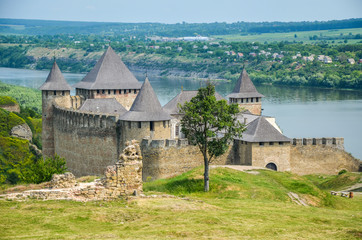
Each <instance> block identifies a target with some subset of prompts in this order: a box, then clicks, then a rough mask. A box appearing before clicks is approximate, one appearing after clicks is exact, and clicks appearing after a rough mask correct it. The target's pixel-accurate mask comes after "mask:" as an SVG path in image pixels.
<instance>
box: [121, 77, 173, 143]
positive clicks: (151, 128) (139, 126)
mask: <svg viewBox="0 0 362 240" xmlns="http://www.w3.org/2000/svg"><path fill="white" fill-rule="evenodd" d="M119 119H120V120H121V121H122V124H123V127H122V133H123V138H124V139H123V142H125V141H126V140H130V139H136V140H138V141H140V142H141V140H142V139H143V138H149V139H169V138H170V137H171V126H170V120H171V116H170V115H169V114H168V113H167V112H165V111H164V110H163V109H162V107H161V104H160V102H159V101H158V98H157V95H156V93H155V92H154V91H153V88H152V86H151V84H150V82H149V80H148V78H147V77H146V79H145V82H144V83H143V85H142V88H141V90H140V92H139V94H138V95H137V97H136V100H135V101H134V103H133V105H132V107H131V109H130V110H129V111H128V112H126V113H125V114H123V115H121V116H120V118H119Z"/></svg>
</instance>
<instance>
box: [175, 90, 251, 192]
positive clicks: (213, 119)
mask: <svg viewBox="0 0 362 240" xmlns="http://www.w3.org/2000/svg"><path fill="white" fill-rule="evenodd" d="M180 110H181V111H180V112H181V113H182V114H184V116H183V118H182V120H181V125H182V129H181V131H182V132H183V133H184V134H185V135H186V137H187V138H188V140H189V142H190V143H191V144H193V145H197V146H198V147H199V149H200V151H201V152H202V155H203V156H204V190H205V192H208V191H209V164H210V163H211V162H212V160H213V159H214V157H217V156H220V155H222V154H224V153H225V152H226V150H227V149H228V146H229V143H230V141H231V140H232V139H233V138H234V137H235V136H241V133H242V132H243V131H244V130H245V126H244V125H243V124H241V123H240V122H238V121H237V119H236V114H237V113H239V107H238V105H237V104H231V105H228V104H227V102H226V100H220V101H217V100H216V97H215V87H214V86H213V85H212V84H210V83H208V84H207V86H206V87H204V88H200V89H199V91H198V93H197V95H196V96H195V97H193V98H192V99H191V101H190V102H186V103H185V104H184V105H183V106H180Z"/></svg>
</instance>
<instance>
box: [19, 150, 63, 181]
mask: <svg viewBox="0 0 362 240" xmlns="http://www.w3.org/2000/svg"><path fill="white" fill-rule="evenodd" d="M65 164H66V162H65V159H64V158H61V157H59V156H58V155H55V156H54V157H53V158H46V159H45V160H42V159H38V160H37V161H36V163H34V164H32V165H31V166H30V168H25V169H23V179H22V180H23V181H24V182H27V183H41V182H47V181H50V180H51V179H52V176H53V174H62V173H65V171H66V170H67V168H66V166H65Z"/></svg>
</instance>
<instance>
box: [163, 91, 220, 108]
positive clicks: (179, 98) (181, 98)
mask: <svg viewBox="0 0 362 240" xmlns="http://www.w3.org/2000/svg"><path fill="white" fill-rule="evenodd" d="M197 93H198V91H181V92H180V93H179V94H177V95H176V96H175V97H174V98H173V99H172V100H170V101H169V102H168V103H167V104H166V105H165V106H163V110H165V111H166V112H168V113H169V114H178V113H179V108H178V105H179V104H181V105H183V104H184V103H185V102H190V101H191V99H192V98H193V97H195V96H196V95H197ZM215 97H216V100H218V101H219V100H225V98H223V96H221V95H220V94H219V93H217V92H215Z"/></svg>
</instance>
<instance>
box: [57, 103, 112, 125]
mask: <svg viewBox="0 0 362 240" xmlns="http://www.w3.org/2000/svg"><path fill="white" fill-rule="evenodd" d="M54 117H55V121H57V123H58V124H59V125H61V127H67V126H75V127H93V128H110V127H114V126H116V124H117V122H118V120H119V119H118V118H119V116H118V115H114V114H105V113H94V112H79V111H77V110H71V109H66V108H62V107H59V106H57V105H54Z"/></svg>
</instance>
